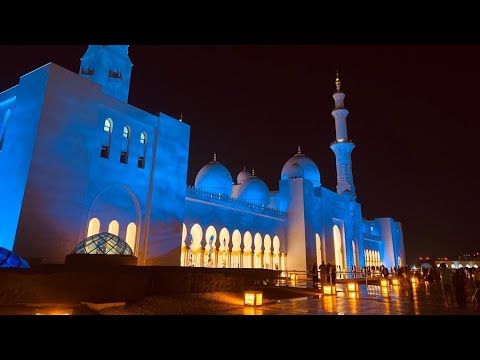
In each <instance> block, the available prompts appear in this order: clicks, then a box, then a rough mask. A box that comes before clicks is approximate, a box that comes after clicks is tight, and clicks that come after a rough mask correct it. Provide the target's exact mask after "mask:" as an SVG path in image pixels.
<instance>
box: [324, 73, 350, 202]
mask: <svg viewBox="0 0 480 360" xmlns="http://www.w3.org/2000/svg"><path fill="white" fill-rule="evenodd" d="M341 84H342V83H341V81H340V78H339V77H338V71H337V78H336V79H335V85H336V87H337V91H336V92H335V93H334V94H333V99H334V100H335V109H333V110H332V115H333V117H334V118H335V132H336V140H335V141H334V142H333V143H332V144H331V145H330V148H331V149H332V150H333V152H334V153H335V157H336V163H337V193H338V194H342V193H344V192H345V191H346V190H348V191H350V193H351V194H353V195H355V185H353V175H352V157H351V155H352V151H353V148H354V147H355V145H354V144H353V142H351V141H350V140H348V134H347V116H348V110H347V109H345V105H344V99H345V94H344V93H343V92H342V91H341V89H340V85H341Z"/></svg>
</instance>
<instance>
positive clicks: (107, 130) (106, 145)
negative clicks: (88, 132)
mask: <svg viewBox="0 0 480 360" xmlns="http://www.w3.org/2000/svg"><path fill="white" fill-rule="evenodd" d="M112 132H113V120H112V119H111V118H106V119H105V121H104V123H103V135H102V149H101V151H100V156H101V157H103V158H105V159H108V158H109V156H110V145H111V142H112Z"/></svg>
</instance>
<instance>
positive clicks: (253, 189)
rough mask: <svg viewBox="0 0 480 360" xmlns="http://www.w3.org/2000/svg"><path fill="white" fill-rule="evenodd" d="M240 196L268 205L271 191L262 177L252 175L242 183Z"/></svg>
mask: <svg viewBox="0 0 480 360" xmlns="http://www.w3.org/2000/svg"><path fill="white" fill-rule="evenodd" d="M238 198H239V199H242V200H246V201H250V202H253V203H256V204H259V205H268V204H269V203H270V191H269V190H268V187H267V185H266V184H265V183H264V182H263V181H262V180H261V179H259V178H258V177H256V176H250V177H249V178H248V179H247V180H245V181H244V182H242V184H241V185H240V188H239V189H238Z"/></svg>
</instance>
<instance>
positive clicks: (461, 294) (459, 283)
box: [452, 269, 467, 309]
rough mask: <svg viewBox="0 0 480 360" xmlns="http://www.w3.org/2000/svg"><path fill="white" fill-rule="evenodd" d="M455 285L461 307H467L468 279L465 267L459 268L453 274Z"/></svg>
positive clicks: (456, 298) (457, 299) (456, 297)
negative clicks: (466, 287)
mask: <svg viewBox="0 0 480 360" xmlns="http://www.w3.org/2000/svg"><path fill="white" fill-rule="evenodd" d="M452 282H453V286H454V287H455V300H456V301H457V304H458V307H459V308H460V309H466V308H467V292H466V289H465V285H466V280H465V274H464V271H463V269H457V270H456V271H455V273H454V274H453V276H452Z"/></svg>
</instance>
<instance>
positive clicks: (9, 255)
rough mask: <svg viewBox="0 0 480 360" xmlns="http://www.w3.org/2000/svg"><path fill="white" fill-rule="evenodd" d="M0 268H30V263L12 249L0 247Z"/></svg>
mask: <svg viewBox="0 0 480 360" xmlns="http://www.w3.org/2000/svg"><path fill="white" fill-rule="evenodd" d="M0 268H14V269H30V265H28V262H27V260H25V259H24V258H22V257H21V256H18V255H17V254H15V253H14V252H13V251H10V250H7V249H5V248H3V247H0Z"/></svg>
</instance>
